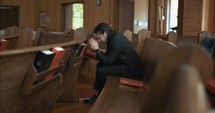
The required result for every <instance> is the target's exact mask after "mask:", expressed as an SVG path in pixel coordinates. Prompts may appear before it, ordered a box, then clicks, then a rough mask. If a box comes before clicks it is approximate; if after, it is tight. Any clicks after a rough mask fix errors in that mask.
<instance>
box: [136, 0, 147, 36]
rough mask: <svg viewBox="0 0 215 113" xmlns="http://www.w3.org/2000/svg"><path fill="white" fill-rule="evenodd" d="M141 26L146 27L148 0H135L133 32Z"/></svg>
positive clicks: (141, 27)
mask: <svg viewBox="0 0 215 113" xmlns="http://www.w3.org/2000/svg"><path fill="white" fill-rule="evenodd" d="M143 28H144V29H148V0H135V7H134V33H135V34H136V33H138V31H139V30H141V29H143Z"/></svg>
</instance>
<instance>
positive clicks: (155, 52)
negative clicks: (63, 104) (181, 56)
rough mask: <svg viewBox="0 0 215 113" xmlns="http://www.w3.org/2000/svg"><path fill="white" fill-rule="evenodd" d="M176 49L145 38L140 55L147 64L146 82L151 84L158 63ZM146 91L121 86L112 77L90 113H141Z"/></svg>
mask: <svg viewBox="0 0 215 113" xmlns="http://www.w3.org/2000/svg"><path fill="white" fill-rule="evenodd" d="M175 47H176V46H175V45H172V44H170V43H167V42H165V41H163V40H158V39H155V38H145V41H144V44H143V48H142V52H141V53H140V55H141V60H142V61H144V62H143V63H144V64H145V66H144V68H145V69H144V74H143V75H144V76H145V75H147V76H145V78H144V81H146V82H149V80H150V79H149V78H151V77H152V75H153V74H154V71H155V68H156V65H157V63H158V62H159V61H161V60H162V59H163V58H165V56H166V55H167V54H168V53H169V52H170V51H171V50H173V49H174V48H175ZM161 50H162V51H161ZM147 60H148V61H147ZM144 91H145V90H144V88H135V87H130V86H125V85H121V84H119V77H115V76H111V75H110V76H108V77H107V80H106V83H105V87H104V89H103V91H102V92H101V94H100V96H99V97H98V99H97V100H96V102H95V103H94V105H93V107H92V109H91V110H90V112H89V113H101V112H102V113H140V111H141V106H142V103H143V101H144V98H143V95H144Z"/></svg>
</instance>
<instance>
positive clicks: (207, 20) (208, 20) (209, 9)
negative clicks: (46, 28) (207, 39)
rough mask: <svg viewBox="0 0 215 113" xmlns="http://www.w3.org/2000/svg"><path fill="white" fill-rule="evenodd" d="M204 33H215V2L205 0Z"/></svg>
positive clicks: (214, 0) (213, 0)
mask: <svg viewBox="0 0 215 113" xmlns="http://www.w3.org/2000/svg"><path fill="white" fill-rule="evenodd" d="M203 2H204V5H203V15H202V16H203V17H202V18H203V21H202V25H203V26H202V31H209V32H215V0H204V1H203Z"/></svg>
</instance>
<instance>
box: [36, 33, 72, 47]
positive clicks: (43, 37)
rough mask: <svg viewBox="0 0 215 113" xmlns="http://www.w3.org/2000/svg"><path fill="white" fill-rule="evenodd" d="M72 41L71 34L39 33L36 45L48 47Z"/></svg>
mask: <svg viewBox="0 0 215 113" xmlns="http://www.w3.org/2000/svg"><path fill="white" fill-rule="evenodd" d="M72 40H73V35H72V34H52V33H48V32H41V34H40V37H39V40H38V43H37V45H49V44H57V43H62V42H69V41H72Z"/></svg>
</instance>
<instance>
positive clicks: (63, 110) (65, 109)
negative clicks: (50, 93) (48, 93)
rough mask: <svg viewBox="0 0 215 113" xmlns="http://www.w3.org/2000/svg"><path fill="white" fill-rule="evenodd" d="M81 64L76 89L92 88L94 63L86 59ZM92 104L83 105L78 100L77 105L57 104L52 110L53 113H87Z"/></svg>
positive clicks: (81, 101)
mask: <svg viewBox="0 0 215 113" xmlns="http://www.w3.org/2000/svg"><path fill="white" fill-rule="evenodd" d="M84 62H85V64H83V66H82V68H81V70H80V73H79V77H78V85H77V88H93V84H94V80H95V72H96V71H95V69H96V68H95V66H96V61H95V60H92V59H88V60H87V61H86V59H85V61H84ZM92 105H93V104H84V103H83V100H82V99H80V100H79V103H69V104H68V103H65V104H63V103H57V104H56V105H55V108H54V113H88V112H89V110H90V108H91V107H92Z"/></svg>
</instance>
